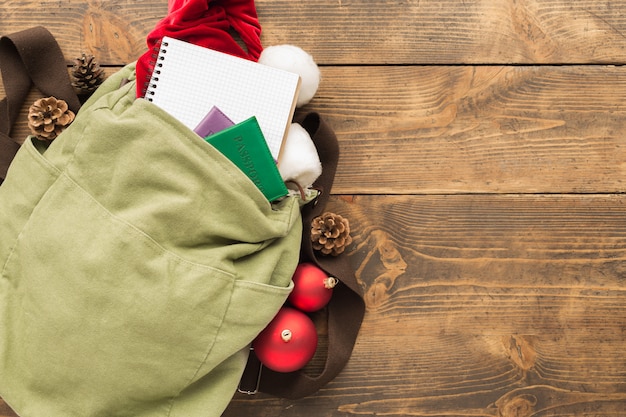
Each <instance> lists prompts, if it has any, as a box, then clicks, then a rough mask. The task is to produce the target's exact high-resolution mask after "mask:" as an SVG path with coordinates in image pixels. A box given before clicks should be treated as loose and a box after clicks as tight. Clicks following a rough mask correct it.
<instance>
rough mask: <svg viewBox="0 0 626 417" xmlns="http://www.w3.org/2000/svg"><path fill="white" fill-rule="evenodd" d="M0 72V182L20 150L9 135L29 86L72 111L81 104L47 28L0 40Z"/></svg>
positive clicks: (57, 47) (59, 49)
mask: <svg viewBox="0 0 626 417" xmlns="http://www.w3.org/2000/svg"><path fill="white" fill-rule="evenodd" d="M0 73H1V74H2V81H3V84H4V90H5V92H6V97H5V98H3V99H2V101H0V183H2V181H3V180H4V178H5V176H6V172H7V169H8V168H9V165H10V164H11V161H12V160H13V157H14V156H15V154H16V153H17V150H18V149H19V146H20V145H19V143H20V142H19V141H18V140H15V139H14V138H12V137H11V136H10V134H11V129H12V127H13V125H14V124H15V122H16V121H17V118H18V116H19V113H20V109H21V108H22V106H23V104H24V102H25V101H26V97H27V96H28V93H29V91H30V88H31V85H32V84H35V86H36V87H37V88H38V89H39V91H41V93H42V94H44V95H45V96H54V97H56V98H58V99H62V100H65V101H66V102H67V104H68V106H69V108H70V109H71V110H72V111H73V112H75V113H76V112H78V109H79V108H80V101H79V99H78V96H77V95H76V93H75V91H74V89H73V88H72V85H71V82H70V78H69V75H68V72H67V65H66V63H65V59H64V58H63V53H62V52H61V48H60V47H59V45H58V43H57V42H56V40H55V39H54V37H53V36H52V34H51V33H50V32H48V30H47V29H45V28H43V27H41V26H37V27H33V28H30V29H26V30H23V31H20V32H15V33H13V34H10V35H6V36H2V37H0Z"/></svg>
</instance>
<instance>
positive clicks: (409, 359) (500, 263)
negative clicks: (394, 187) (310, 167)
mask: <svg viewBox="0 0 626 417" xmlns="http://www.w3.org/2000/svg"><path fill="white" fill-rule="evenodd" d="M625 202H626V199H625V197H624V196H623V195H613V196H573V195H572V196H545V195H544V196H521V195H517V196H389V197H381V196H356V197H344V198H343V199H339V198H337V199H334V200H333V203H332V205H331V206H330V207H329V208H330V209H331V210H332V211H335V212H338V213H341V214H342V215H344V216H346V217H348V218H349V219H350V221H351V224H352V228H353V237H354V243H353V246H352V247H351V248H350V250H349V252H348V255H347V256H349V257H350V258H351V260H352V262H353V264H354V267H355V270H356V271H357V278H358V279H359V281H360V282H361V283H362V285H363V287H364V289H365V292H366V294H367V297H366V301H367V305H368V311H367V314H366V318H365V321H364V323H363V327H362V329H361V333H360V335H359V339H358V341H357V345H356V347H355V350H354V352H353V355H352V358H351V361H350V363H349V364H348V366H347V368H346V369H345V370H344V371H343V372H342V373H341V374H340V375H339V377H338V378H337V379H336V380H335V381H333V382H332V383H331V384H329V385H328V386H327V387H326V388H325V389H323V390H322V391H320V392H319V393H318V394H316V395H314V396H312V397H309V398H305V399H301V400H296V401H291V400H278V399H274V398H271V397H269V396H265V395H261V396H257V397H247V396H245V395H237V396H236V397H235V400H234V401H233V402H232V404H231V406H230V408H229V410H228V411H227V413H226V414H225V417H230V416H233V417H234V416H242V415H252V414H254V415H258V416H274V415H284V416H311V415H316V416H345V415H386V416H398V417H400V416H444V415H445V416H452V415H454V416H493V417H495V416H498V417H530V416H544V415H550V416H563V417H565V416H574V415H575V416H587V417H591V416H598V415H602V416H621V415H623V414H622V413H623V410H624V409H626V392H625V391H626V359H625V358H624V355H623V345H624V338H625V333H624V329H626V306H625V305H624V303H623V300H624V297H625V296H626V290H625V288H624V285H623V276H624V271H625V267H626V222H625V221H624V218H623V205H624V203H625Z"/></svg>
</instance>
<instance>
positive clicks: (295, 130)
mask: <svg viewBox="0 0 626 417" xmlns="http://www.w3.org/2000/svg"><path fill="white" fill-rule="evenodd" d="M278 170H279V171H280V175H281V177H282V178H283V181H289V180H291V181H295V182H297V183H298V184H300V186H301V187H302V188H307V187H310V186H311V185H313V183H314V182H315V180H316V179H317V178H318V177H319V176H320V175H321V174H322V163H321V162H320V158H319V155H318V153H317V148H316V147H315V144H314V143H313V140H311V136H310V135H309V132H307V131H306V130H305V129H304V128H303V127H302V126H300V125H299V124H298V123H292V124H291V127H290V128H289V132H288V134H287V138H286V139H285V144H284V145H283V150H282V154H281V158H280V164H279V165H278Z"/></svg>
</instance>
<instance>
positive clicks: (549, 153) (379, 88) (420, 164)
mask: <svg viewBox="0 0 626 417" xmlns="http://www.w3.org/2000/svg"><path fill="white" fill-rule="evenodd" d="M112 70H113V69H109V73H110V72H111V71H112ZM322 71H323V80H322V84H321V87H320V90H319V92H318V94H317V96H316V98H315V99H314V100H313V102H312V103H310V104H309V105H308V106H307V107H306V108H305V109H303V111H319V112H320V113H321V114H322V115H323V116H324V117H325V118H326V120H327V121H328V122H329V123H330V125H331V126H332V127H333V128H334V129H335V131H336V133H337V135H338V137H339V140H340V145H341V152H342V153H341V158H340V164H339V168H338V172H337V177H336V182H335V186H334V188H333V192H335V193H338V194H359V193H372V194H395V193H418V194H445V193H447V194H451V193H533V192H537V193H563V192H565V193H569V192H574V193H590V192H591V193H598V192H607V193H614V192H622V191H623V190H624V180H623V179H624V169H626V165H625V164H624V161H625V160H626V146H625V145H626V142H625V139H624V134H623V132H625V131H626V107H625V106H624V103H626V68H625V67H612V66H523V67H517V66H504V67H502V66H498V67H491V66H425V67H413V66H411V67H404V66H396V67H386V66H381V67H323V68H322ZM0 94H4V91H3V90H1V89H0ZM37 97H39V96H38V95H37V92H35V91H33V93H32V94H31V96H30V97H29V102H32V101H34V100H35V99H36V98H37ZM26 114H27V108H26V107H25V108H24V109H23V111H22V116H21V117H20V122H19V124H18V126H17V127H16V129H15V132H14V135H15V137H18V138H23V137H25V135H26V134H27V133H28V130H27V127H26Z"/></svg>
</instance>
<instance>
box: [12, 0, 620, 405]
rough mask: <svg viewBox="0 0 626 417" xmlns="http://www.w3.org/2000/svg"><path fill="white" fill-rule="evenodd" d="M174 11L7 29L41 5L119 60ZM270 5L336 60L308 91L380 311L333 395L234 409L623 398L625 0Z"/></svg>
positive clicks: (260, 5)
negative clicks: (327, 137)
mask: <svg viewBox="0 0 626 417" xmlns="http://www.w3.org/2000/svg"><path fill="white" fill-rule="evenodd" d="M166 9H167V5H166V2H165V1H164V0H160V1H155V0H116V1H100V0H76V1H68V2H59V1H51V0H41V1H25V0H21V1H13V0H5V1H4V2H2V4H1V5H0V28H1V30H2V34H8V33H11V32H14V31H18V30H21V29H25V28H28V27H31V26H34V25H44V26H46V27H47V28H48V29H49V30H50V31H51V32H52V33H53V34H54V35H55V36H56V37H57V39H58V41H59V43H60V44H61V45H62V48H63V51H64V54H65V56H66V58H67V59H68V65H69V64H70V63H71V61H72V60H73V58H74V57H75V56H79V55H80V53H81V52H88V53H92V54H94V55H95V56H96V57H97V59H98V60H99V61H100V63H101V64H103V65H106V66H107V71H108V73H111V72H113V71H114V70H116V69H117V68H119V67H120V66H122V65H123V64H125V63H127V62H130V61H132V60H134V59H136V58H137V57H138V56H139V55H140V54H141V53H142V52H143V50H144V40H145V36H146V34H147V33H148V32H149V31H150V30H151V29H152V28H153V27H154V24H155V23H156V22H157V20H158V19H160V18H161V17H162V16H164V15H165V13H166ZM257 9H258V13H259V18H260V20H261V23H262V25H263V29H264V32H263V42H264V45H265V46H269V45H274V44H280V43H292V44H296V45H299V46H301V47H302V48H304V49H305V50H307V51H308V52H310V53H311V54H312V55H313V56H314V57H315V59H316V61H317V62H318V63H319V64H320V66H321V68H322V74H323V80H322V83H321V86H320V89H319V91H318V94H317V96H316V98H315V99H314V100H313V101H312V102H311V103H310V104H309V105H308V106H307V107H306V108H305V110H315V111H318V112H320V113H321V114H322V116H323V117H324V118H326V120H327V121H328V122H329V124H330V125H331V126H332V127H333V128H334V129H335V130H336V132H337V135H338V138H339V141H340V146H341V158H340V164H339V168H338V172H337V177H336V181H335V185H334V188H333V190H332V191H333V197H332V201H331V204H330V206H329V209H331V210H332V211H335V212H337V213H340V214H342V215H344V216H346V217H348V218H349V219H350V222H351V224H352V228H353V238H354V242H353V244H352V246H351V247H350V248H349V250H348V253H347V255H346V256H348V257H350V259H351V261H352V263H353V265H354V268H355V270H356V272H357V278H358V280H359V281H360V283H361V284H362V286H363V288H364V290H365V294H366V302H367V313H366V317H365V320H364V322H363V326H362V328H361V333H360V335H359V338H358V340H357V344H356V346H355V349H354V352H353V355H352V358H351V361H350V362H349V364H348V366H347V367H346V368H345V370H344V371H343V372H342V373H341V374H340V375H339V377H337V378H336V379H335V380H334V381H333V382H332V383H330V384H329V385H328V386H327V387H326V388H324V389H322V390H321V391H320V392H319V393H318V394H316V395H313V396H311V397H308V398H305V399H302V400H297V401H289V400H278V399H274V398H271V397H268V396H264V395H261V396H256V397H247V396H244V395H239V394H238V395H236V396H235V399H234V400H233V402H232V404H231V407H230V408H229V409H228V410H227V412H226V415H227V416H252V415H253V416H278V415H280V416H315V417H320V416H351V415H384V416H431V417H432V416H448V417H449V416H473V417H476V416H501V417H530V416H537V417H539V416H542V417H543V416H579V417H580V416H587V417H592V416H624V415H626V359H625V346H624V342H625V340H626V306H625V301H626V281H625V274H626V215H625V214H626V196H625V195H624V194H623V193H624V191H625V190H626V184H625V179H626V139H625V138H624V135H625V133H626V67H623V66H622V65H623V64H625V63H626V2H621V1H599V0H585V1H570V0H568V1H565V0H545V1H539V0H501V1H491V0H474V1H471V0H464V1H460V0H402V1H401V0H396V1H384V0H383V1H375V2H374V1H369V0H333V1H331V0H317V1H307V0H288V1H277V0H258V1H257ZM2 94H3V93H2ZM39 96H40V95H38V92H36V91H33V93H32V99H33V101H34V100H35V99H36V98H38V97H39ZM24 111H25V110H24ZM23 120H24V121H23V122H21V124H20V125H18V127H17V129H16V130H17V131H18V133H20V134H24V135H25V134H26V124H25V120H26V119H25V118H23ZM14 415H15V414H13V413H12V412H11V410H10V409H9V408H8V407H7V406H6V405H4V403H2V401H0V416H2V417H7V416H14Z"/></svg>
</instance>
